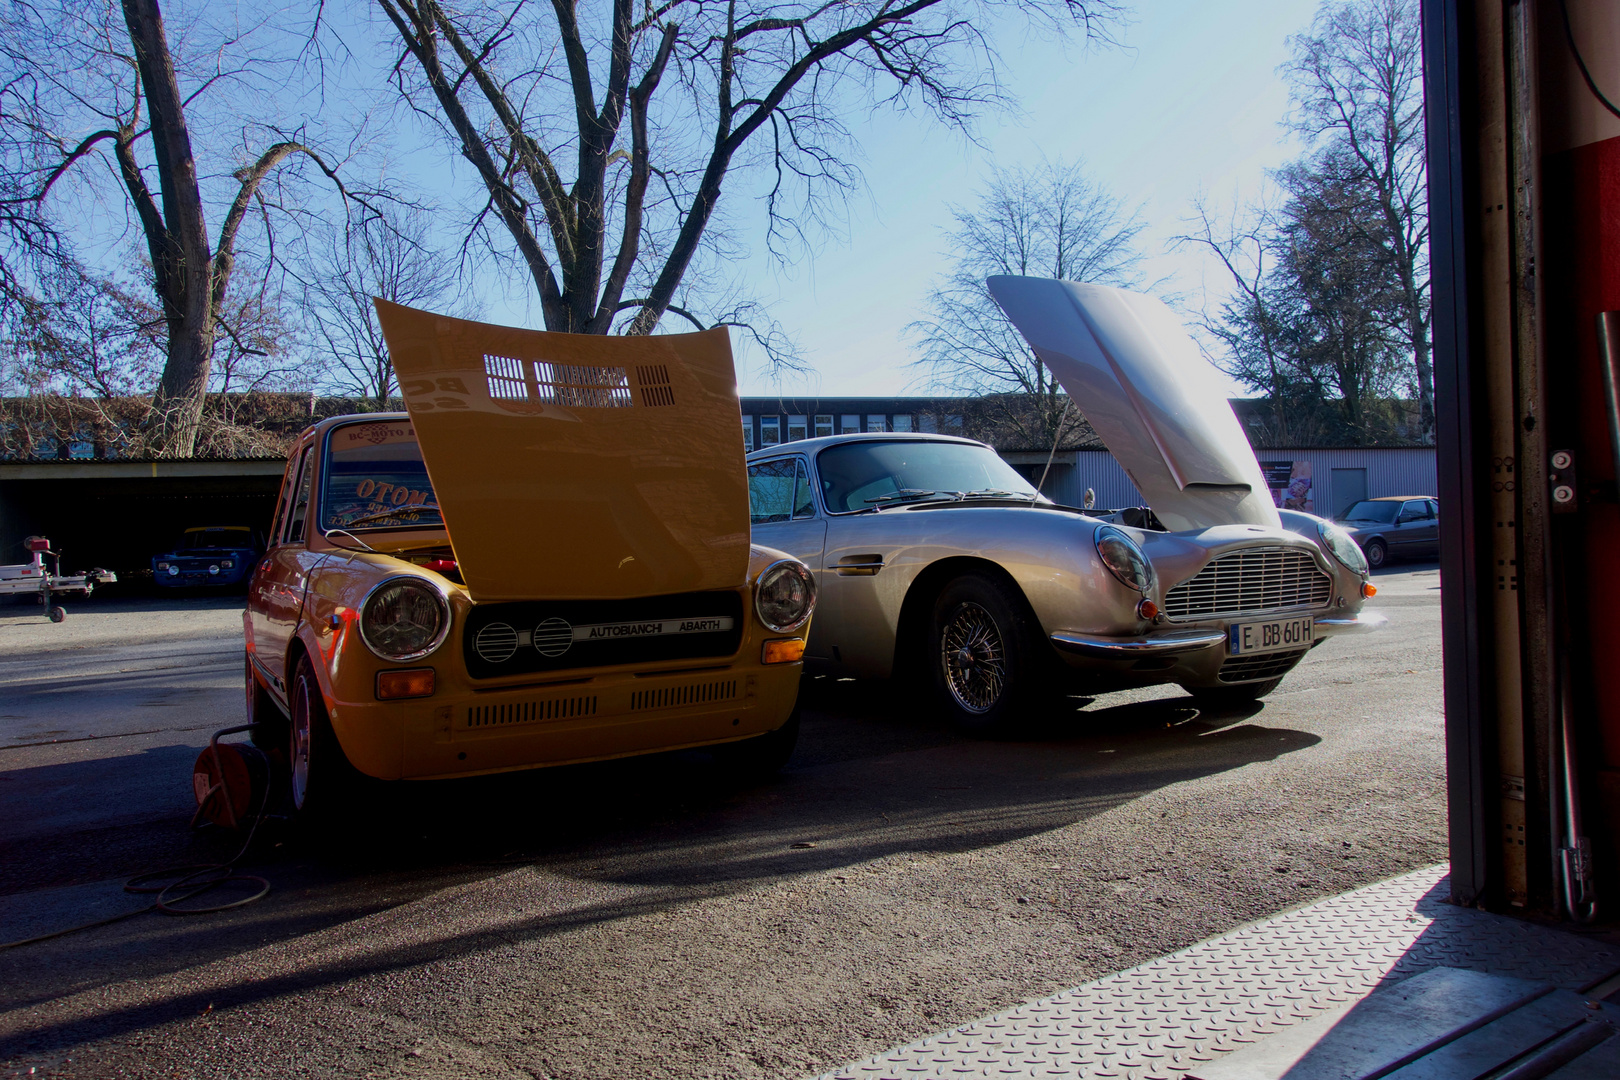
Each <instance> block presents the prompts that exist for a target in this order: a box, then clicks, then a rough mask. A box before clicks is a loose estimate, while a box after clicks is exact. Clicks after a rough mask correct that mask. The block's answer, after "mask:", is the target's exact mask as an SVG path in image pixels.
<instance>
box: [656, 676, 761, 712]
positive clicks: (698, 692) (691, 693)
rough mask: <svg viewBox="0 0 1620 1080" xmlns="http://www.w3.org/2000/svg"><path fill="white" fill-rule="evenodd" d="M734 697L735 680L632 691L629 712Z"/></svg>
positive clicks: (727, 699)
mask: <svg viewBox="0 0 1620 1080" xmlns="http://www.w3.org/2000/svg"><path fill="white" fill-rule="evenodd" d="M736 696H737V680H736V679H719V680H717V681H715V682H709V683H694V684H692V685H691V686H664V687H660V688H659V689H656V690H637V691H634V692H633V693H632V694H631V695H630V711H631V712H641V711H643V710H645V709H673V708H678V707H680V706H682V705H704V704H707V703H709V702H711V701H731V700H732V699H734V698H735V697H736Z"/></svg>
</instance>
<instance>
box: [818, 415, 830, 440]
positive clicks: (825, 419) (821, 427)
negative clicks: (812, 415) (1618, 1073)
mask: <svg viewBox="0 0 1620 1080" xmlns="http://www.w3.org/2000/svg"><path fill="white" fill-rule="evenodd" d="M832 433H833V418H832V417H830V416H818V417H816V438H818V439H825V438H826V437H827V436H828V435H831V434H832Z"/></svg>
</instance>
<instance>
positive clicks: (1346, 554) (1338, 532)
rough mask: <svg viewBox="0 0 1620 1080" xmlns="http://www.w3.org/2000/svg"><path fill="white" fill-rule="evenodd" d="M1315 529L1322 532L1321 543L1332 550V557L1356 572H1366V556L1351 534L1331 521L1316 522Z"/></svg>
mask: <svg viewBox="0 0 1620 1080" xmlns="http://www.w3.org/2000/svg"><path fill="white" fill-rule="evenodd" d="M1316 531H1317V532H1319V533H1321V534H1322V543H1324V544H1326V545H1327V549H1328V550H1329V551H1331V552H1333V557H1334V558H1335V559H1338V560H1339V561H1340V562H1342V563H1344V565H1346V566H1348V567H1349V568H1350V569H1352V570H1354V571H1355V572H1356V573H1358V574H1365V573H1366V572H1367V556H1365V555H1363V554H1362V553H1361V545H1360V544H1357V543H1356V541H1355V539H1354V538H1353V537H1351V535H1350V534H1349V533H1347V532H1345V531H1344V530H1343V529H1341V528H1339V527H1338V526H1337V525H1335V524H1333V522H1331V521H1319V522H1317V523H1316Z"/></svg>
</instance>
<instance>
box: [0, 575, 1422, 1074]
mask: <svg viewBox="0 0 1620 1080" xmlns="http://www.w3.org/2000/svg"><path fill="white" fill-rule="evenodd" d="M1379 583H1380V588H1381V592H1380V595H1379V597H1378V601H1377V606H1378V607H1379V608H1380V609H1381V610H1383V611H1385V612H1386V613H1387V614H1388V615H1389V616H1390V618H1391V626H1390V628H1389V629H1388V630H1387V631H1386V632H1384V633H1381V634H1376V635H1368V636H1366V637H1362V638H1355V639H1340V640H1337V641H1332V642H1329V643H1327V644H1325V645H1323V646H1322V647H1321V648H1319V649H1317V650H1316V651H1315V652H1313V653H1312V654H1311V656H1310V658H1309V660H1308V662H1307V663H1305V664H1303V665H1302V666H1301V667H1300V668H1299V669H1297V670H1296V671H1295V672H1294V673H1293V674H1291V675H1290V676H1289V677H1288V679H1287V680H1286V681H1285V682H1284V684H1283V686H1282V688H1281V689H1279V690H1278V691H1277V692H1276V693H1275V694H1274V695H1272V697H1271V698H1269V699H1268V701H1267V703H1266V704H1265V707H1264V708H1263V709H1261V710H1259V711H1257V712H1255V713H1253V714H1252V715H1249V716H1224V717H1211V716H1200V715H1199V714H1198V713H1197V712H1196V710H1194V709H1192V708H1190V707H1189V705H1188V704H1187V701H1188V699H1186V698H1185V697H1183V696H1181V694H1180V691H1179V690H1174V689H1171V690H1155V691H1150V692H1141V693H1134V694H1116V695H1107V696H1105V697H1103V698H1100V699H1098V700H1097V701H1095V702H1093V703H1091V704H1089V705H1088V706H1086V707H1085V708H1084V709H1083V711H1081V712H1079V713H1078V714H1077V715H1074V716H1072V717H1061V718H1057V719H1055V720H1054V721H1053V722H1052V723H1051V724H1050V725H1049V726H1047V727H1046V728H1045V729H1044V730H1043V731H1041V732H1039V733H1037V734H1036V735H1034V736H1032V737H1030V738H1027V739H1024V740H1021V741H1002V742H974V741H967V740H963V739H960V738H957V737H956V736H954V735H952V734H950V733H948V732H946V731H943V730H941V729H940V728H938V727H937V726H935V725H934V724H932V723H931V722H930V721H928V720H926V719H924V718H920V717H918V716H917V715H916V712H917V710H916V709H915V707H914V705H913V703H912V702H911V701H909V700H908V699H907V698H906V697H905V695H903V694H895V693H892V692H889V691H887V690H886V689H885V688H883V687H874V686H870V685H866V684H861V683H824V682H823V683H817V684H815V685H813V686H812V687H810V688H809V694H810V697H809V709H808V712H807V716H806V728H805V734H804V738H803V741H802V742H801V750H800V753H799V754H798V755H797V756H796V758H795V760H794V762H793V763H792V765H791V766H790V767H789V769H788V770H787V771H786V772H785V773H784V774H783V776H781V777H780V778H778V779H776V780H774V781H772V782H770V783H768V784H763V785H759V786H755V787H742V788H739V787H733V786H729V785H727V784H726V783H725V782H724V781H723V780H722V778H721V777H720V776H719V775H718V774H717V773H716V771H715V770H714V767H713V765H712V764H711V763H710V762H708V761H707V759H706V758H704V757H703V755H694V754H686V755H672V756H667V757H662V758H656V759H649V760H644V761H639V762H627V763H615V764H612V765H607V766H592V767H588V768H582V769H573V770H554V771H551V772H548V773H542V774H530V775H529V776H527V777H521V778H510V777H508V778H496V779H493V780H490V781H483V782H461V783H458V784H454V785H441V786H438V787H436V788H435V789H433V790H430V791H425V792H423V791H418V792H413V794H412V798H411V800H410V802H409V803H408V804H396V805H392V806H390V807H388V808H386V811H385V812H384V813H383V814H382V817H383V819H384V821H383V823H382V824H380V825H379V824H377V823H373V827H371V828H370V829H368V830H366V831H365V832H364V834H363V836H356V837H350V838H334V839H331V840H330V841H329V842H328V843H327V844H326V845H324V846H323V847H322V848H320V849H311V848H310V847H309V845H303V846H300V845H295V844H292V843H291V842H290V841H288V842H287V843H286V844H285V846H282V847H274V846H273V845H274V844H275V842H276V839H275V838H274V837H271V838H269V839H267V841H266V845H265V850H264V852H263V853H262V854H260V855H257V856H256V857H255V859H256V861H255V867H258V868H262V869H259V870H258V871H257V872H262V873H265V874H266V875H267V876H269V877H270V878H271V879H272V880H273V881H274V882H275V884H276V889H275V891H274V892H272V893H271V895H270V896H269V897H268V898H266V899H265V900H264V901H262V902H261V903H259V904H256V905H254V906H252V907H250V908H245V909H242V910H241V911H239V912H235V913H232V914H229V915H221V916H212V917H207V918H200V919H164V918H159V917H157V916H152V915H145V916H140V917H138V918H136V919H133V920H130V921H128V922H124V923H120V924H117V925H116V926H112V927H107V928H103V929H101V930H95V931H90V932H87V933H85V934H82V935H78V936H75V937H70V938H64V939H61V940H59V941H56V942H52V943H49V944H46V945H39V946H33V947H30V948H28V949H23V950H15V951H11V952H0V988H3V989H0V1008H3V1009H4V1010H5V1011H4V1012H0V1075H4V1074H5V1073H6V1072H7V1071H8V1070H9V1071H10V1072H12V1073H13V1074H16V1075H28V1074H29V1070H30V1069H37V1070H38V1071H37V1073H35V1074H34V1075H50V1076H83V1077H103V1076H142V1077H146V1076H151V1077H171V1076H178V1077H210V1078H213V1077H280V1076H323V1077H324V1076H356V1077H360V1076H374V1077H445V1078H450V1077H458V1078H459V1077H507V1076H512V1077H549V1078H555V1080H562V1078H565V1077H566V1078H579V1080H603V1078H617V1077H626V1078H629V1077H637V1078H639V1077H681V1078H684V1077H693V1078H696V1077H726V1078H732V1077H738V1078H742V1077H794V1076H802V1075H805V1074H814V1073H817V1072H820V1071H823V1070H827V1069H831V1068H834V1067H836V1066H838V1065H841V1064H843V1063H844V1062H846V1061H849V1060H853V1059H855V1058H858V1057H861V1056H863V1055H866V1054H869V1053H873V1052H877V1051H881V1050H883V1049H886V1048H888V1047H890V1046H893V1045H895V1044H899V1043H904V1042H908V1041H910V1040H913V1039H916V1038H919V1037H921V1036H923V1035H926V1034H929V1033H931V1032H934V1031H937V1030H939V1029H942V1028H945V1027H949V1026H952V1025H955V1024H959V1023H963V1022H966V1021H968V1020H971V1019H973V1018H975V1017H978V1016H981V1015H984V1014H986V1013H989V1012H993V1011H996V1010H999V1009H1003V1008H1006V1007H1008V1006H1009V1005H1011V1004H1013V1003H1016V1002H1019V1001H1023V1000H1028V999H1031V998H1037V997H1042V996H1045V995H1047V994H1050V993H1053V992H1055V991H1057V990H1060V989H1063V988H1065V987H1069V986H1073V985H1076V984H1078V983H1081V982H1085V981H1087V980H1090V979H1093V978H1096V977H1098V976H1100V975H1102V974H1106V973H1108V972H1112V971H1117V970H1120V969H1122V968H1125V967H1129V966H1131V965H1133V964H1136V963H1138V962H1140V961H1143V960H1146V959H1149V958H1151V957H1154V956H1158V955H1162V954H1164V953H1167V952H1171V951H1173V950H1175V949H1178V948H1182V947H1184V946H1186V945H1188V944H1191V943H1193V942H1195V941H1198V940H1200V939H1202V938H1205V937H1208V936H1211V935H1214V934H1218V933H1223V932H1225V931H1227V930H1230V929H1231V928H1233V927H1235V926H1237V925H1239V924H1241V923H1244V922H1247V921H1250V920H1253V919H1257V918H1262V917H1266V916H1269V915H1272V914H1275V913H1277V912H1279V911H1281V910H1285V909H1287V908H1291V907H1295V906H1298V905H1300V904H1304V903H1308V902H1311V901H1313V900H1316V899H1319V898H1321V897H1323V896H1326V895H1331V894H1334V893H1338V892H1342V891H1345V890H1348V889H1352V888H1356V887H1358V886H1361V885H1364V884H1367V883H1369V882H1372V881H1376V880H1379V879H1382V878H1386V877H1390V876H1393V875H1395V874H1399V873H1403V872H1405V871H1407V870H1411V869H1414V868H1416V867H1419V866H1424V865H1428V864H1432V863H1434V862H1437V861H1440V860H1441V859H1443V858H1444V855H1445V805H1444V799H1445V791H1444V760H1443V747H1442V725H1441V713H1440V671H1439V666H1440V649H1439V592H1438V585H1439V580H1438V575H1437V573H1436V572H1435V571H1433V570H1432V569H1430V568H1417V569H1411V568H1396V570H1395V571H1394V572H1390V573H1386V574H1384V575H1382V576H1381V577H1380V579H1379ZM219 616H220V613H219V612H210V613H207V614H205V615H202V616H199V617H198V620H197V622H196V624H195V625H194V626H191V627H187V628H182V630H183V631H184V633H194V634H196V635H198V636H197V640H199V641H202V642H210V641H213V640H215V638H214V637H210V634H213V633H214V631H216V630H217V629H218V628H219V626H220V625H223V624H222V623H218V619H219ZM134 617H138V618H139V620H140V621H141V622H142V624H143V625H144V626H147V627H149V628H150V629H151V630H153V631H155V632H161V633H165V634H167V633H169V632H170V626H171V623H170V622H169V619H168V617H167V616H162V617H159V615H158V613H150V612H149V613H144V614H142V613H134ZM86 622H87V623H88V622H89V620H86ZM216 624H218V625H216ZM63 625H64V626H70V627H71V626H73V625H74V621H73V620H71V619H70V621H69V623H67V624H63ZM14 629H15V628H14V627H12V626H11V625H9V624H6V625H0V678H6V679H9V678H10V675H9V674H7V673H8V672H10V671H11V670H12V669H10V668H8V667H6V666H5V665H6V664H8V663H10V660H11V658H13V657H15V656H16V652H15V650H16V649H17V648H18V646H17V645H16V644H15V642H16V639H15V638H13V637H9V636H7V635H8V634H10V633H12V631H13V630H14ZM87 632H88V630H87ZM176 633H181V631H176ZM184 633H181V636H182V637H183V636H184ZM216 636H217V635H216ZM143 640H145V639H143ZM88 652H91V653H93V652H95V650H94V649H90V650H88ZM101 659H102V660H105V659H106V657H102V658H101ZM97 662H101V661H97ZM238 663H239V661H238ZM123 666H130V665H123ZM7 685H8V687H9V683H8V684H7ZM214 692H217V693H223V691H222V690H218V688H216V691H214ZM20 696H21V698H22V699H23V702H22V705H21V706H20V707H21V708H28V707H29V706H28V701H29V700H31V698H29V697H28V695H26V694H24V695H20ZM4 707H5V710H6V712H7V713H16V712H18V711H19V705H18V704H17V703H16V702H12V701H8V702H7V703H6V704H5V706H4ZM238 707H239V706H238ZM229 719H230V718H229V717H227V720H229ZM57 729H60V730H71V728H63V727H62V725H61V724H57ZM6 731H7V729H5V728H0V735H3V734H5V733H6ZM165 739H167V742H164V741H163V740H165ZM141 740H146V744H144V745H146V749H144V750H141V751H139V752H129V751H126V750H124V749H122V746H123V744H125V743H129V744H135V743H139V742H140V741H141ZM153 740H157V741H158V742H159V743H162V747H167V748H168V749H169V750H171V751H172V750H174V749H175V748H176V747H181V748H183V749H186V752H187V753H194V752H195V751H194V750H192V749H189V748H187V747H188V744H187V740H186V739H183V738H179V737H178V736H176V735H174V734H170V735H168V736H164V735H144V736H139V737H134V738H131V739H123V740H111V741H110V742H108V743H107V744H105V745H103V744H102V743H101V742H99V741H97V742H91V743H80V744H75V745H76V746H77V747H79V748H80V751H79V752H81V753H83V752H84V751H83V750H82V748H83V747H85V746H87V745H88V746H90V747H92V748H98V751H97V752H100V753H103V754H108V755H114V756H113V757H112V758H100V759H95V760H99V761H106V760H118V761H133V762H135V763H136V764H131V765H129V766H128V769H129V770H130V771H131V772H132V773H134V772H139V768H138V767H137V766H138V765H139V763H140V762H142V761H144V760H145V759H146V758H147V757H149V756H150V755H152V754H153V752H154V751H155V750H156V749H161V748H162V747H159V746H157V745H156V744H154V743H153ZM192 742H194V740H192ZM0 745H4V744H3V743H0ZM13 745H15V744H13ZM115 745H116V746H117V747H118V749H116V750H115ZM71 749H72V748H71V747H68V746H50V747H43V748H42V747H37V746H36V747H22V748H19V749H14V750H0V778H3V779H4V780H6V781H9V782H10V783H9V784H8V783H0V800H3V799H5V798H6V797H7V793H8V792H9V791H11V790H13V787H12V785H24V786H27V787H29V789H30V792H31V793H32V794H34V795H37V797H38V799H39V800H41V801H45V802H49V801H50V799H51V798H52V794H51V793H52V791H53V790H54V789H51V788H50V787H49V785H48V784H43V782H39V781H36V780H35V779H34V777H35V775H36V774H39V773H41V771H42V770H43V771H45V772H49V771H50V770H52V769H58V770H61V769H67V770H68V771H70V772H71V771H72V769H75V768H81V769H82V768H86V767H88V764H90V763H92V762H90V760H89V759H84V760H78V759H72V758H71V755H69V751H70V750H71ZM41 755H44V756H41ZM50 755H56V756H55V757H52V756H50ZM166 760H167V759H165V761H166ZM145 767H146V768H147V771H150V770H151V768H155V767H156V758H153V759H152V763H151V764H150V765H147V766H145ZM52 775H54V774H52ZM131 790H135V789H133V788H132V789H131ZM12 805H17V802H16V800H15V799H14V800H13V804H12ZM3 806H4V804H3V803H0V807H3ZM125 810H126V811H128V810H130V808H125ZM152 813H153V814H154V815H156V816H155V817H154V819H153V820H152V821H150V822H148V823H147V824H144V825H140V826H137V825H134V824H129V823H127V820H128V818H129V813H128V812H125V813H124V817H123V818H121V819H119V820H123V821H126V823H125V824H117V823H116V822H115V823H113V824H104V823H103V824H95V823H90V824H86V823H84V822H79V823H78V824H74V825H72V826H71V827H68V828H66V829H65V830H63V835H61V836H55V837H54V839H48V838H46V837H44V836H42V835H37V834H36V835H35V839H33V840H30V841H27V842H12V843H11V844H10V846H0V860H3V862H0V865H5V866H6V867H7V871H8V874H9V873H10V871H11V870H12V869H13V864H14V863H15V867H16V868H17V869H18V870H25V867H24V862H25V861H28V862H30V863H36V864H37V865H34V866H30V867H27V868H26V872H25V873H24V874H23V877H24V878H25V879H26V881H27V884H26V885H25V886H21V887H17V888H10V887H0V893H4V894H6V895H3V896H0V936H5V937H11V936H16V935H17V934H18V933H21V932H28V930H29V929H32V930H36V931H37V929H38V928H42V927H44V926H47V925H60V924H61V921H62V920H65V919H70V918H72V919H76V918H83V917H86V915H85V914H84V913H87V912H93V911H101V910H116V909H117V905H118V904H120V903H122V904H126V905H127V903H128V898H123V899H122V900H120V899H118V894H117V892H116V885H117V883H116V881H110V880H109V876H110V874H111V873H112V872H113V870H112V869H111V863H112V862H113V861H116V860H115V859H113V856H112V853H113V852H116V851H117V850H120V849H121V847H122V846H126V845H123V844H121V841H122V840H127V841H128V845H127V846H132V847H135V848H139V846H140V841H138V839H137V834H140V835H149V834H153V833H154V832H156V833H157V834H159V835H163V836H165V837H166V838H167V840H168V841H169V842H171V843H174V844H176V845H179V844H181V843H189V845H190V848H189V849H188V850H190V851H192V852H200V851H204V850H212V849H208V848H207V847H206V845H207V844H209V843H213V844H215V845H216V847H217V845H218V843H219V841H217V840H214V841H210V840H208V839H207V838H206V837H204V838H201V839H192V840H190V841H186V840H185V839H184V830H183V821H181V822H180V823H179V826H178V828H177V826H176V818H175V814H174V813H173V812H168V813H167V814H166V815H164V814H159V813H158V812H157V811H156V810H153V811H152ZM137 816H138V815H137ZM0 820H4V819H0ZM0 828H5V829H8V830H14V829H15V824H14V823H13V824H8V825H0ZM165 829H167V830H169V832H167V833H165V832H164V830H165ZM98 830H99V831H98ZM53 835H54V834H53ZM92 835H93V836H94V837H99V839H95V840H92V839H91V837H92ZM11 839H12V835H11V834H5V833H0V840H11ZM51 844H55V845H56V847H55V848H53V849H51V850H53V851H55V854H54V855H53V856H51V857H50V858H46V859H43V860H39V859H34V858H33V856H32V854H31V853H32V852H33V851H34V850H36V849H40V850H43V849H46V848H50V845H51ZM143 850H144V849H143ZM117 872H119V873H123V872H126V867H124V866H122V865H120V866H118V868H117ZM97 905H100V906H99V907H98V906H97ZM53 918H54V919H55V920H56V922H55V923H53V922H52V920H53Z"/></svg>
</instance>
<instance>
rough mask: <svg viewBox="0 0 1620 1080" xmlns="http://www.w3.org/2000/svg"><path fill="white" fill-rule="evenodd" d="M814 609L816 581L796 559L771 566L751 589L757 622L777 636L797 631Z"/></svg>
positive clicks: (784, 560) (807, 620)
mask: <svg viewBox="0 0 1620 1080" xmlns="http://www.w3.org/2000/svg"><path fill="white" fill-rule="evenodd" d="M815 606H816V579H815V578H813V577H811V576H810V570H809V568H808V567H806V566H805V565H804V563H802V562H800V561H799V560H797V559H783V560H782V561H781V562H776V563H772V564H771V565H769V566H767V567H766V568H765V572H764V573H763V574H761V575H759V582H758V583H757V584H756V585H755V586H754V610H755V611H756V612H758V613H759V621H760V622H762V623H764V624H765V626H766V627H767V628H768V629H771V630H774V631H776V632H777V633H778V634H786V633H789V632H791V631H793V630H797V629H798V628H799V627H801V626H803V625H804V624H805V623H807V622H809V621H810V612H811V611H813V610H815Z"/></svg>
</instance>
